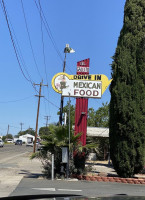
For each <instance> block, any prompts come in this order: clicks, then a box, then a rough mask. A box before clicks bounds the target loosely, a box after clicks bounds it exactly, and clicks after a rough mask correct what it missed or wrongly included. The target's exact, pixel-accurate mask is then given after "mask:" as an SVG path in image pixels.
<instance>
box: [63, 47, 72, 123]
mask: <svg viewBox="0 0 145 200" xmlns="http://www.w3.org/2000/svg"><path fill="white" fill-rule="evenodd" d="M74 52H75V51H74V49H72V48H70V47H69V44H66V46H65V48H64V53H65V57H64V63H63V72H65V67H66V54H67V53H74ZM62 113H63V96H62V95H61V101H60V116H59V123H60V125H62Z"/></svg>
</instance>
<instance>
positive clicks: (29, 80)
mask: <svg viewBox="0 0 145 200" xmlns="http://www.w3.org/2000/svg"><path fill="white" fill-rule="evenodd" d="M1 7H2V10H3V13H4V16H5V19H6V22H7V26H8V30H9V34H10V38H11V42H12V45H13V48H14V52H15V55H16V59H17V62H18V66H19V68H20V70H21V72H22V75H23V76H24V78H25V79H26V80H27V81H28V82H30V83H31V85H32V87H33V88H34V89H35V91H36V88H35V87H34V85H33V82H32V80H31V79H28V78H27V77H26V75H25V73H24V71H23V69H22V66H21V63H20V60H19V54H18V52H17V48H16V44H15V41H14V38H13V34H12V31H11V28H10V24H9V20H8V15H7V11H6V6H5V3H4V1H3V0H2V3H1ZM27 73H28V72H27ZM29 78H30V76H29Z"/></svg>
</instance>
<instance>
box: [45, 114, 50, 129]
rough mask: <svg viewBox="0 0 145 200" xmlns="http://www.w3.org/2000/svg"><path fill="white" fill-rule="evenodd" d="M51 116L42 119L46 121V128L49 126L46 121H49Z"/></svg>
mask: <svg viewBox="0 0 145 200" xmlns="http://www.w3.org/2000/svg"><path fill="white" fill-rule="evenodd" d="M50 117H51V116H44V119H46V127H47V126H48V125H49V123H48V120H50Z"/></svg>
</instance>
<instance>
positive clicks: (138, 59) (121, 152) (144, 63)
mask: <svg viewBox="0 0 145 200" xmlns="http://www.w3.org/2000/svg"><path fill="white" fill-rule="evenodd" d="M112 79H113V81H112V83H111V86H110V92H111V102H110V122H109V127H110V153H111V159H112V162H113V165H114V168H115V170H116V171H117V173H118V175H119V176H121V177H132V176H133V175H134V174H135V173H138V172H139V171H140V170H141V169H142V168H143V165H144V161H145V159H144V150H145V1H144V0H127V1H126V4H125V10H124V24H123V28H122V30H121V32H120V37H119V39H118V44H117V48H116V52H115V55H114V56H113V63H112Z"/></svg>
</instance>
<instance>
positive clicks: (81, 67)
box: [77, 58, 90, 74]
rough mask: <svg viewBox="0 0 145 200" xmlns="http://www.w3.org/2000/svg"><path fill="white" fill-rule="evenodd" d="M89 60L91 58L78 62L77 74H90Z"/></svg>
mask: <svg viewBox="0 0 145 200" xmlns="http://www.w3.org/2000/svg"><path fill="white" fill-rule="evenodd" d="M89 62H90V59H89V58H88V59H85V60H81V61H79V62H77V74H89Z"/></svg>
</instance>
